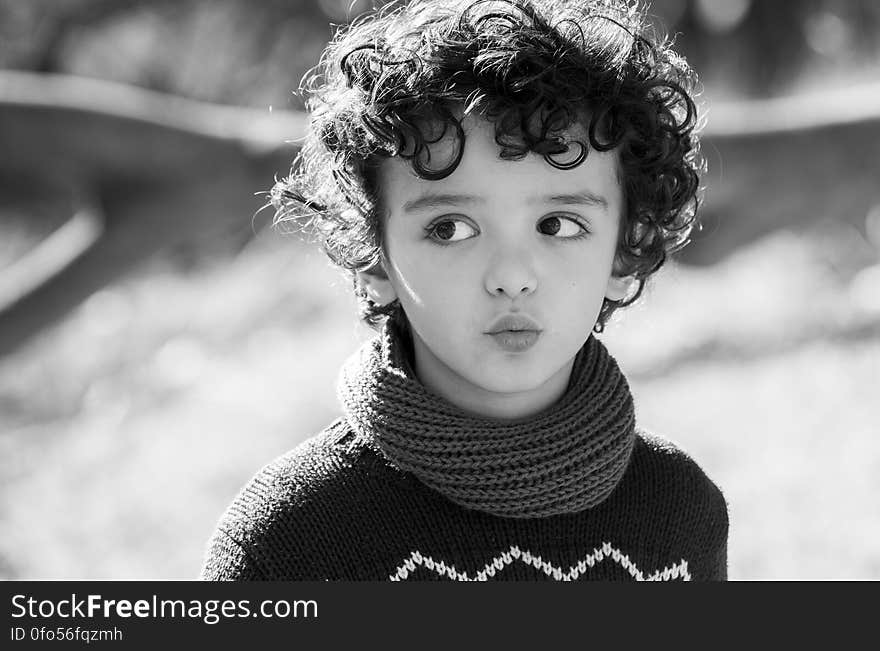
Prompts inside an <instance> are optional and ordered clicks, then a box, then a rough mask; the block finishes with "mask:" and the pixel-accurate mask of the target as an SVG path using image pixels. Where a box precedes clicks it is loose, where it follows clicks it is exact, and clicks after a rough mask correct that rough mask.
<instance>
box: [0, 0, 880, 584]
mask: <svg viewBox="0 0 880 651" xmlns="http://www.w3.org/2000/svg"><path fill="white" fill-rule="evenodd" d="M370 5H371V3H368V2H363V1H359V0H355V1H354V2H352V1H351V0H320V1H317V2H315V1H308V2H307V1H305V0H265V1H264V2H260V3H252V2H245V1H244V0H211V1H208V0H175V1H174V2H171V1H169V0H112V1H111V0H29V1H27V2H25V1H22V0H0V496H2V497H0V578H6V579H15V578H21V579H74V578H77V579H175V578H184V579H185V578H194V577H195V576H197V574H198V571H199V568H200V563H201V560H202V554H203V551H204V545H205V542H206V541H207V539H208V537H209V536H210V534H211V532H212V530H213V527H214V525H215V523H216V521H217V519H218V518H219V516H220V514H221V513H222V511H223V510H224V509H225V507H226V506H227V504H228V503H229V502H230V501H231V500H232V498H233V497H234V496H235V494H236V492H237V491H238V490H239V488H240V487H241V486H242V485H243V484H244V482H246V481H247V480H248V479H249V478H250V477H251V476H252V475H253V474H254V473H255V472H256V471H257V469H258V468H259V467H261V466H262V465H263V464H265V463H267V462H268V461H270V460H271V459H272V458H274V457H275V456H277V455H279V454H281V453H283V452H285V451H286V450H288V449H290V448H291V447H293V446H294V445H296V444H297V443H298V442H299V441H301V440H303V439H304V438H305V437H307V436H310V435H312V434H314V433H316V432H317V431H319V430H320V429H321V428H322V427H324V426H325V425H326V424H327V423H329V422H330V420H331V419H332V418H333V417H335V416H336V415H338V414H339V413H340V410H339V407H338V405H337V402H336V398H335V391H334V387H335V380H336V374H337V370H338V368H339V365H340V364H341V362H342V361H343V360H344V359H345V358H346V357H347V356H348V355H349V354H350V353H351V352H352V351H354V350H355V348H356V347H357V346H358V344H359V342H361V341H364V340H365V339H366V338H368V337H369V336H370V331H369V330H368V329H366V328H365V327H363V326H361V325H360V324H359V323H358V322H357V320H356V317H355V311H354V301H353V299H352V298H351V296H350V294H349V288H348V286H347V283H346V282H345V281H344V279H343V277H342V276H341V275H339V274H338V273H336V272H335V271H334V270H333V269H332V268H330V266H329V264H328V263H327V262H325V259H324V258H323V256H322V254H321V253H320V252H319V251H317V250H315V249H314V247H311V246H309V245H307V244H304V243H302V242H300V241H299V239H298V238H297V237H293V236H283V235H281V234H279V233H277V232H274V231H273V230H272V229H271V227H270V222H271V214H270V212H269V211H262V212H260V211H259V209H260V207H261V206H262V205H263V204H264V202H265V196H264V195H263V194H261V193H262V192H264V191H265V190H267V189H268V188H269V187H271V185H272V182H273V178H274V177H275V176H281V175H284V174H285V173H286V172H287V169H288V167H289V164H290V161H291V160H292V158H293V156H294V155H295V153H296V150H297V140H298V139H299V138H300V137H301V136H302V134H303V132H304V128H305V124H306V122H305V118H304V116H303V115H302V113H301V112H300V111H301V109H302V103H301V101H300V100H299V99H298V98H297V97H295V96H294V95H293V94H292V92H291V91H293V90H294V89H295V88H296V87H297V85H298V83H299V79H300V78H301V76H302V74H303V73H304V72H305V71H306V70H307V69H308V68H310V67H311V66H313V65H314V64H315V63H316V62H317V58H318V56H319V55H320V52H321V49H322V47H323V46H324V44H325V43H326V41H327V39H328V38H329V37H330V35H331V33H332V30H333V27H332V25H333V24H343V23H345V22H347V21H348V20H350V19H351V18H352V17H354V16H356V15H358V14H360V13H362V12H363V11H365V10H367V9H369V7H370ZM652 11H653V14H655V15H656V17H657V20H658V22H659V23H660V24H661V25H663V26H665V28H666V29H667V30H668V31H669V32H670V33H672V34H677V36H676V39H677V43H678V48H679V49H680V51H681V52H682V53H683V54H684V55H685V56H686V57H687V58H688V60H689V62H690V63H691V64H692V65H693V66H694V67H695V68H696V69H697V70H698V71H699V72H700V74H701V78H702V81H703V85H704V91H703V94H702V98H701V101H702V103H703V108H704V110H705V115H706V117H707V130H706V135H705V137H704V154H705V156H706V159H707V162H708V165H709V170H710V171H709V174H708V175H707V177H706V185H707V187H708V191H707V195H706V203H705V208H704V211H703V222H704V226H703V229H702V230H701V231H700V232H699V233H698V234H696V235H695V237H694V242H693V243H692V244H691V246H690V247H689V248H688V249H686V250H685V252H683V254H682V256H681V257H680V259H679V260H677V261H676V262H674V263H672V264H669V265H668V266H667V267H665V268H664V269H663V270H662V271H661V272H660V274H659V275H658V277H657V278H656V280H655V281H654V282H653V284H652V285H651V286H650V288H649V290H648V291H647V293H646V296H645V298H644V299H643V300H642V301H641V302H640V303H639V304H637V305H636V306H633V307H631V308H630V309H629V310H626V311H624V312H623V313H621V314H620V315H619V316H618V317H616V319H615V320H614V321H613V323H612V324H611V325H610V326H609V327H608V329H607V330H606V333H605V335H603V337H604V340H605V341H606V343H607V344H608V346H609V347H610V349H611V350H612V352H613V353H614V354H615V355H616V356H617V357H618V359H619V361H620V363H621V365H622V366H623V368H624V370H625V372H626V373H627V374H628V376H629V377H630V380H631V384H632V386H633V390H634V393H635V395H636V404H637V408H638V419H639V421H640V422H641V424H642V425H644V426H646V427H648V428H649V429H652V430H654V431H656V432H657V433H659V434H662V435H664V436H667V437H668V438H670V439H672V440H674V441H676V442H678V443H679V444H680V445H682V446H684V447H685V449H687V450H688V451H689V452H690V453H691V454H692V456H693V457H694V458H695V459H696V460H697V461H698V462H699V463H700V464H701V465H702V467H703V468H704V469H705V470H706V472H707V473H708V474H709V475H710V476H711V477H712V478H713V479H714V480H715V481H716V483H718V484H719V485H720V486H721V487H722V489H723V491H724V493H725V496H726V498H727V500H728V503H729V507H730V520H731V530H730V531H731V533H730V548H729V557H730V577H731V578H732V579H880V507H878V505H880V440H878V434H880V426H878V417H880V408H878V400H877V397H878V395H880V392H878V387H880V182H878V180H880V162H878V161H880V56H878V54H880V3H876V2H874V1H873V0H849V1H844V0H795V1H791V2H785V3H776V2H773V3H771V2H756V1H751V0H664V1H658V2H656V3H655V4H654V6H653V10H652ZM872 396H873V397H872Z"/></svg>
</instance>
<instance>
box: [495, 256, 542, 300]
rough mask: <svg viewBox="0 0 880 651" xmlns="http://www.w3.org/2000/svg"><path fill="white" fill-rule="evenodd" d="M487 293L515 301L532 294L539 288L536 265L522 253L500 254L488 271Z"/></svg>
mask: <svg viewBox="0 0 880 651" xmlns="http://www.w3.org/2000/svg"><path fill="white" fill-rule="evenodd" d="M485 283H486V291H488V292H489V293H490V294H491V295H492V296H503V295H505V294H506V295H507V296H508V297H510V298H512V299H515V298H517V297H518V296H524V295H528V294H531V293H532V292H534V291H535V289H537V287H538V278H537V275H536V274H535V270H534V265H533V264H532V261H531V260H530V259H529V257H528V255H526V254H524V253H523V252H522V251H507V252H498V253H497V254H496V255H494V256H493V257H492V258H491V259H490V262H489V266H488V268H487V270H486V279H485Z"/></svg>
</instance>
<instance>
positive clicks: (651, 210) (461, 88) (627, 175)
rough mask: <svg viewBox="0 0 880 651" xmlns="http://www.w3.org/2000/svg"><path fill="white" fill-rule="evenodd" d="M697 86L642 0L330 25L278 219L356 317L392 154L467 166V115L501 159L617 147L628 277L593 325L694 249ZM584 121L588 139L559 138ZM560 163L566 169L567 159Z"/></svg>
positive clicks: (561, 2) (568, 155)
mask: <svg viewBox="0 0 880 651" xmlns="http://www.w3.org/2000/svg"><path fill="white" fill-rule="evenodd" d="M696 84H697V80H696V75H695V74H694V73H693V72H692V71H691V69H690V68H689V67H688V65H687V63H686V62H685V61H684V59H682V58H681V57H680V56H678V55H677V54H676V53H675V52H674V51H673V49H672V44H671V43H670V42H669V41H668V40H667V39H665V38H663V37H660V36H658V35H657V34H656V33H655V31H654V30H653V28H651V27H650V25H649V24H648V22H647V20H646V13H645V9H644V8H643V7H641V6H640V5H638V4H637V3H635V2H629V1H624V0H620V1H614V0H543V1H540V2H538V1H532V0H470V1H466V2H465V1H451V2H449V1H444V2H439V1H437V0H412V1H410V2H406V3H404V4H393V5H390V6H387V7H386V8H384V9H382V10H380V11H377V12H374V13H372V14H369V15H367V16H362V17H360V18H359V19H357V20H355V21H354V22H353V23H352V24H351V25H349V26H348V27H347V28H342V29H340V30H339V32H338V33H337V35H336V36H335V38H334V39H333V41H332V42H331V43H330V44H329V45H328V47H327V49H326V50H325V52H324V55H323V56H322V58H321V62H320V63H319V65H318V66H317V67H316V68H314V69H313V70H312V71H310V73H308V74H307V75H306V77H305V79H304V80H303V84H302V86H301V90H302V91H303V92H304V93H305V94H306V96H307V106H308V108H309V110H310V111H311V114H312V120H311V127H310V130H309V133H308V135H307V136H306V140H305V142H304V144H303V148H302V150H301V151H300V153H299V155H298V156H297V158H296V160H295V161H294V164H293V167H292V170H291V174H290V176H289V177H288V178H286V179H283V180H280V181H277V182H276V184H275V186H274V188H273V189H272V191H271V204H272V206H273V207H274V208H275V211H276V213H275V225H279V224H282V225H283V224H288V225H290V224H292V225H293V226H294V228H295V229H296V230H304V231H306V232H308V233H309V234H311V235H312V236H314V237H315V238H316V239H317V240H318V241H319V242H320V243H321V245H322V248H323V249H324V251H325V252H326V253H327V254H328V255H329V257H330V258H331V260H332V261H333V262H334V263H335V264H337V265H339V266H340V267H342V268H343V269H345V270H347V271H348V272H349V274H350V275H351V277H352V280H353V281H354V286H355V291H356V293H357V295H358V298H359V305H360V309H361V317H362V318H363V319H364V320H365V321H367V322H368V323H369V324H370V325H371V326H373V327H376V326H378V325H379V324H380V323H381V321H382V320H383V319H384V318H385V317H386V316H388V315H390V314H393V313H395V311H397V310H398V309H399V305H398V304H397V301H395V302H394V303H393V304H391V305H386V306H379V305H376V304H375V303H373V302H372V301H370V299H369V298H368V297H367V296H366V293H365V292H364V291H363V289H362V288H360V287H359V285H358V283H357V279H356V272H358V271H370V272H374V273H375V272H378V270H379V266H378V265H379V261H380V259H381V246H382V218H381V214H382V211H381V208H380V206H379V202H378V195H379V193H378V188H377V170H378V168H379V166H380V165H381V163H382V162H383V161H384V160H386V159H387V158H389V157H393V156H399V157H401V158H403V159H405V160H407V161H408V162H409V164H410V165H411V166H412V169H413V171H414V172H415V173H416V174H417V175H418V176H420V177H421V178H424V179H430V180H435V179H441V178H444V177H446V176H448V175H450V174H451V173H452V172H453V171H454V170H455V169H456V167H457V165H458V164H459V162H460V160H461V156H462V153H463V149H464V140H465V134H464V131H463V129H462V126H461V119H462V117H461V116H463V115H467V114H469V113H476V114H477V115H479V116H481V117H483V118H485V119H488V120H489V121H491V122H492V123H493V124H494V129H495V141H496V142H497V144H498V146H499V149H500V152H499V155H500V156H501V158H504V159H509V160H519V159H522V158H524V157H525V156H526V155H527V154H529V153H530V152H531V153H536V154H539V155H541V156H543V157H544V159H545V160H546V161H547V162H548V164H551V165H554V166H555V167H559V168H563V169H564V168H570V167H573V166H576V165H578V164H580V163H581V162H582V161H583V160H584V159H585V158H586V157H587V155H588V153H589V151H590V149H594V150H597V151H608V150H611V149H617V150H618V157H619V177H620V179H621V184H622V189H623V194H624V198H625V202H624V203H625V207H624V214H623V215H622V218H621V224H620V233H619V238H618V247H617V253H616V257H615V264H614V272H615V273H616V274H618V275H621V276H633V277H634V278H635V279H636V281H637V282H636V286H635V291H634V292H632V293H631V294H630V296H628V297H627V298H626V299H625V300H623V301H611V300H609V299H607V298H606V299H605V302H604V304H603V306H602V310H601V312H600V314H599V318H598V320H597V323H596V327H595V330H596V331H597V332H601V330H602V329H603V327H604V325H605V323H606V322H607V320H608V318H609V317H610V316H611V314H612V313H613V312H614V310H615V309H617V308H618V307H621V306H623V305H629V304H631V303H632V302H634V301H635V300H636V299H637V298H638V297H639V296H640V295H641V293H642V290H643V289H644V284H645V281H646V280H647V278H648V277H649V276H650V275H651V274H652V273H654V272H655V271H656V270H657V269H659V268H660V266H661V265H662V264H663V263H664V261H665V260H666V258H667V256H668V255H669V254H670V253H671V252H674V251H676V250H678V249H680V248H682V247H683V246H684V245H685V244H687V242H688V238H689V234H690V232H691V230H692V228H693V227H694V225H695V220H696V213H697V207H698V204H699V195H700V188H699V173H700V172H702V171H703V168H704V163H703V161H702V158H701V157H700V152H699V138H698V136H697V131H698V129H697V126H698V124H697V112H696V106H695V103H694V100H693V95H694V93H695V88H696ZM575 123H580V124H583V126H584V127H586V131H587V133H588V139H589V142H577V141H574V142H569V141H567V140H565V138H564V137H563V133H564V132H565V131H566V129H568V128H569V127H571V126H572V125H573V124H575ZM449 130H452V133H451V135H453V136H454V137H455V140H454V141H453V142H455V143H456V147H455V148H454V149H455V150H456V151H457V155H455V156H454V158H453V160H452V161H445V162H444V164H443V165H442V166H440V167H437V168H434V167H432V166H431V165H430V163H431V155H430V154H431V152H430V146H431V145H432V144H433V143H436V142H438V141H439V140H441V139H442V138H444V137H446V136H447V135H449V133H450V132H449ZM563 160H565V161H567V162H563Z"/></svg>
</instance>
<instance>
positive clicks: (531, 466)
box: [338, 318, 635, 518]
mask: <svg viewBox="0 0 880 651" xmlns="http://www.w3.org/2000/svg"><path fill="white" fill-rule="evenodd" d="M410 342H411V340H410V339H409V335H408V333H407V332H406V327H405V326H404V327H401V326H400V325H399V324H397V323H396V322H395V320H394V319H393V318H390V319H388V320H387V321H386V323H385V325H384V326H383V328H382V331H381V334H380V335H379V336H378V337H376V338H375V339H373V340H372V341H369V342H367V343H366V344H364V345H363V347H362V348H361V349H360V350H359V351H358V352H357V353H355V354H354V355H352V357H351V358H349V360H348V361H347V362H346V363H345V364H344V366H343V368H342V373H341V375H340V379H339V387H338V390H339V397H340V400H341V402H342V404H343V407H344V409H345V412H346V416H347V419H348V421H349V423H350V424H351V426H352V428H353V429H354V430H355V432H356V434H357V435H358V436H359V437H362V438H364V439H365V440H366V441H367V442H368V444H370V445H371V446H372V447H373V448H375V449H378V451H380V452H381V454H383V455H384V456H385V457H386V458H387V459H388V460H390V461H391V462H392V463H393V464H394V465H396V466H397V467H399V468H400V469H402V470H405V471H408V472H411V473H412V474H413V475H415V476H416V477H417V478H418V479H419V480H421V481H422V482H423V483H424V484H426V485H427V486H429V487H431V488H433V489H434V490H436V491H438V492H440V493H442V494H443V495H444V496H446V497H447V498H448V499H450V500H451V501H453V502H455V503H457V504H459V505H461V506H463V507H465V508H469V509H475V510H478V511H484V512H487V513H491V514H493V515H497V516H502V517H511V518H539V517H545V516H550V515H558V514H562V513H575V512H577V511H581V510H583V509H588V508H591V507H594V506H596V505H597V504H599V503H601V502H602V501H604V500H605V499H606V498H607V497H608V496H609V495H610V494H611V492H612V491H613V490H614V488H615V486H616V485H617V483H618V482H619V481H620V478H621V477H622V476H623V473H624V471H625V470H626V467H627V464H628V462H629V457H630V453H631V452H632V448H633V444H634V442H635V415H634V409H633V401H632V395H631V394H630V390H629V385H628V384H627V382H626V378H625V377H624V376H623V373H622V372H621V370H620V368H619V367H618V365H617V362H615V361H614V358H612V357H611V355H610V354H609V353H608V350H607V349H606V348H605V346H604V345H603V344H602V343H601V342H600V341H599V340H598V339H596V338H595V337H594V336H592V335H590V337H589V339H587V341H586V343H585V344H584V346H583V347H582V348H581V350H580V351H579V352H578V354H577V356H576V357H575V361H574V366H573V369H572V373H571V378H570V380H569V384H568V388H567V389H566V391H565V393H564V394H563V396H562V397H561V398H560V399H559V400H558V401H557V402H556V403H555V404H553V405H552V406H551V407H549V408H547V409H545V410H543V411H541V412H540V413H538V414H535V415H533V416H529V417H526V418H522V419H517V420H497V419H492V418H486V417H480V416H474V415H471V414H468V413H465V412H464V411H462V410H461V409H459V408H458V407H456V406H455V405H453V404H451V403H450V402H448V401H446V400H445V399H443V398H441V397H439V396H437V395H435V394H433V393H431V392H430V391H428V389H426V388H425V386H424V385H423V384H422V383H421V382H420V381H419V380H418V378H417V377H416V374H415V372H414V371H413V368H412V365H411V363H410V360H409V359H408V356H409V354H410V353H411V343H410Z"/></svg>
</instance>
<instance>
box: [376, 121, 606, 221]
mask: <svg viewBox="0 0 880 651" xmlns="http://www.w3.org/2000/svg"><path fill="white" fill-rule="evenodd" d="M461 124H462V129H463V131H464V136H465V140H464V145H465V149H464V152H463V153H462V157H461V161H460V162H459V164H458V166H457V167H456V168H455V171H453V172H452V174H450V175H449V176H447V177H445V178H442V179H439V180H426V179H423V178H421V177H419V176H418V175H417V174H416V173H415V171H414V170H413V168H412V165H411V164H410V162H409V161H408V160H406V159H403V158H392V159H389V160H387V161H386V162H385V163H383V165H382V167H381V168H380V175H379V183H380V192H381V194H382V195H383V197H384V199H385V200H386V201H389V202H391V203H393V204H397V203H403V202H406V201H408V200H409V199H410V198H411V195H413V194H418V193H420V192H439V191H443V192H452V193H460V194H478V195H493V194H494V195H498V196H500V197H522V196H532V195H535V194H538V193H541V192H544V193H550V194H554V193H555V194H563V193H569V194H573V193H578V192H591V193H594V194H611V195H616V194H617V193H618V192H619V183H618V181H617V173H616V170H617V155H616V152H613V151H612V152H599V151H595V150H589V153H588V155H587V158H586V160H584V162H582V163H581V164H580V165H577V166H576V167H573V168H572V169H559V168H557V167H554V166H552V165H550V164H549V163H548V162H547V161H546V160H545V159H544V157H543V156H541V155H539V154H535V153H528V154H527V155H526V156H525V157H524V158H522V159H520V160H505V159H503V158H502V157H501V155H500V154H501V146H500V145H499V144H498V143H497V142H496V139H495V125H494V124H493V123H492V122H490V121H489V120H486V119H485V118H482V117H478V116H471V115H469V116H465V118H464V119H463V120H462V123H461ZM438 133H439V132H438ZM454 134H455V131H454V130H453V129H451V128H450V129H447V131H446V134H445V136H444V137H443V138H442V139H440V140H439V141H437V142H436V143H433V144H431V145H430V147H429V151H430V165H431V166H432V167H440V168H442V167H445V166H446V165H448V164H449V163H450V162H452V161H454V159H455V157H456V153H457V147H458V146H459V143H458V142H457V140H456V138H455V137H454ZM554 135H557V136H559V137H561V138H562V139H563V140H564V141H566V142H569V143H571V150H570V153H568V154H565V155H564V156H568V157H571V158H574V157H575V156H577V154H578V152H579V151H580V147H581V145H580V144H578V143H583V146H584V147H587V146H588V145H587V143H588V135H587V129H586V128H585V127H584V126H583V125H582V124H580V123H575V124H572V125H571V126H570V127H569V128H568V129H565V130H562V131H560V132H558V133H556V134H554ZM608 202H609V203H613V202H614V197H609V198H608ZM389 207H391V206H389Z"/></svg>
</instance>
